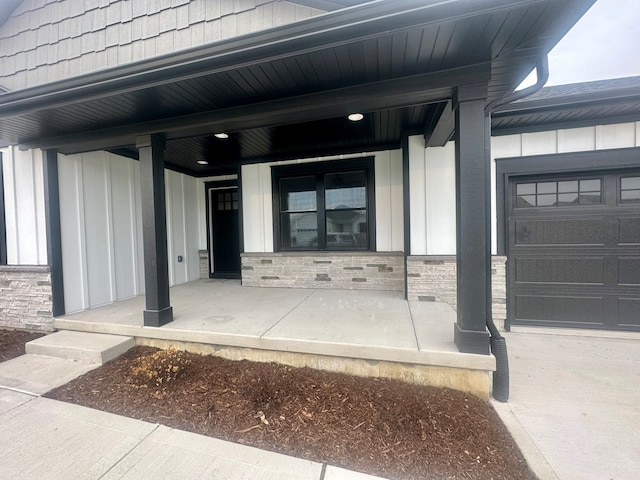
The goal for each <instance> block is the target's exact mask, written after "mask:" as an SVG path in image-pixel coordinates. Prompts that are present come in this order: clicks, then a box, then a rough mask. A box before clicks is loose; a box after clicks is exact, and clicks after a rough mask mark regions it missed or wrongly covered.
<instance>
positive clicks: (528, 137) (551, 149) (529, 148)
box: [522, 130, 558, 156]
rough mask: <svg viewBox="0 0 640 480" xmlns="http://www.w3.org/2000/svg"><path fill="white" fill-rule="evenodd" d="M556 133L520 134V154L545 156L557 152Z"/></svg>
mask: <svg viewBox="0 0 640 480" xmlns="http://www.w3.org/2000/svg"><path fill="white" fill-rule="evenodd" d="M557 142H558V140H557V132H556V131H555V130H554V131H552V132H535V133H523V134H522V154H523V155H525V156H527V155H545V154H548V153H556V152H557V151H558V143H557Z"/></svg>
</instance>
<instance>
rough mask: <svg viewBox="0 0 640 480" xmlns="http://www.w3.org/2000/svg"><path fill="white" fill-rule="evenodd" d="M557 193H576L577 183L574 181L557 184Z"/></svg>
mask: <svg viewBox="0 0 640 480" xmlns="http://www.w3.org/2000/svg"><path fill="white" fill-rule="evenodd" d="M558 192H560V193H574V192H575V193H577V192H578V182H577V181H576V180H573V181H570V182H558Z"/></svg>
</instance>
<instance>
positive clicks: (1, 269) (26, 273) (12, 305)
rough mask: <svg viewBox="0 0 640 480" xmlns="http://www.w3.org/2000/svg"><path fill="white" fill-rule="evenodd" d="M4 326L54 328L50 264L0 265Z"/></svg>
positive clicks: (0, 319) (1, 321) (0, 315)
mask: <svg viewBox="0 0 640 480" xmlns="http://www.w3.org/2000/svg"><path fill="white" fill-rule="evenodd" d="M0 326H2V327H10V328H20V329H27V330H45V331H52V330H53V314H52V301H51V275H50V272H49V267H47V266H23V265H18V266H4V265H3V266H0Z"/></svg>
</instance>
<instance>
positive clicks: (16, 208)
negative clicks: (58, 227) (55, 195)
mask: <svg viewBox="0 0 640 480" xmlns="http://www.w3.org/2000/svg"><path fill="white" fill-rule="evenodd" d="M0 151H1V152H2V167H3V172H4V175H3V177H4V201H5V219H6V220H5V221H6V235H7V264H9V265H47V263H48V262H47V233H46V219H45V210H44V208H45V207H44V177H43V171H42V167H43V155H42V151H40V150H25V151H22V150H20V149H18V148H17V147H7V148H3V149H1V150H0Z"/></svg>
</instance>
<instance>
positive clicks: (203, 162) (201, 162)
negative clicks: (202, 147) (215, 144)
mask: <svg viewBox="0 0 640 480" xmlns="http://www.w3.org/2000/svg"><path fill="white" fill-rule="evenodd" d="M197 163H198V165H209V162H207V161H206V160H198V162H197Z"/></svg>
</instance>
